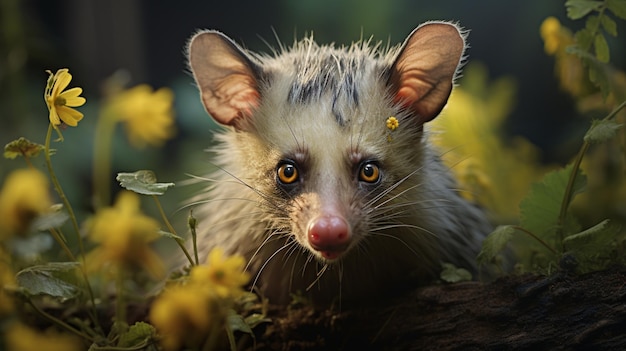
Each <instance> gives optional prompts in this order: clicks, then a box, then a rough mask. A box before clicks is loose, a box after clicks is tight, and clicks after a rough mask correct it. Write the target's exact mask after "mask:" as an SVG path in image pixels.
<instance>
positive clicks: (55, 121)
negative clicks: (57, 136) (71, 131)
mask: <svg viewBox="0 0 626 351" xmlns="http://www.w3.org/2000/svg"><path fill="white" fill-rule="evenodd" d="M48 119H50V123H52V125H53V126H58V125H59V124H61V119H59V114H58V113H57V109H56V108H54V107H53V108H51V109H50V115H49V116H48Z"/></svg>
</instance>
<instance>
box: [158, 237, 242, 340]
mask: <svg viewBox="0 0 626 351" xmlns="http://www.w3.org/2000/svg"><path fill="white" fill-rule="evenodd" d="M244 268H245V261H244V259H243V257H241V256H231V257H227V256H225V255H224V252H223V250H221V249H219V248H215V249H213V250H212V251H211V252H210V253H209V257H208V259H207V263H206V264H205V265H199V266H194V267H192V269H191V272H190V274H189V280H188V281H187V282H186V284H184V285H176V286H173V287H170V288H167V289H166V290H165V291H164V292H163V293H162V294H161V295H160V296H159V297H158V298H157V299H156V300H155V301H154V303H153V304H152V307H151V309H150V322H151V323H152V324H153V325H154V327H155V328H156V329H157V330H158V331H159V334H160V335H161V337H162V338H161V345H162V346H163V348H164V349H165V350H177V349H179V348H180V347H181V346H182V345H187V346H192V347H193V346H198V345H200V343H202V342H204V341H205V339H206V336H207V334H209V330H212V331H213V332H215V331H216V330H215V328H213V326H217V328H218V329H217V331H220V330H221V325H223V323H224V320H225V317H226V314H227V313H228V310H229V309H230V308H232V304H233V301H234V299H235V298H236V297H238V296H240V295H241V294H242V293H243V288H242V287H243V286H244V285H245V284H246V283H247V282H248V280H249V279H250V277H249V274H248V273H246V272H245V271H244Z"/></svg>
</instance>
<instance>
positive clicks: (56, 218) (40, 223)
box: [32, 204, 70, 232]
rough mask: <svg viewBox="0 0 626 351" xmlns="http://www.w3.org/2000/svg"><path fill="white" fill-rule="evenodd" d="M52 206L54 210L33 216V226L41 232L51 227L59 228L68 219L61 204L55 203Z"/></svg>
mask: <svg viewBox="0 0 626 351" xmlns="http://www.w3.org/2000/svg"><path fill="white" fill-rule="evenodd" d="M53 207H54V210H55V211H54V212H51V213H47V214H44V215H42V216H39V217H37V218H35V220H34V221H33V224H32V226H33V228H35V229H37V230H38V231H41V232H43V231H47V230H50V229H52V228H59V227H61V226H62V225H63V224H64V223H65V222H67V220H68V219H70V216H69V215H68V214H67V212H66V211H64V210H63V205H62V204H56V205H54V206H53Z"/></svg>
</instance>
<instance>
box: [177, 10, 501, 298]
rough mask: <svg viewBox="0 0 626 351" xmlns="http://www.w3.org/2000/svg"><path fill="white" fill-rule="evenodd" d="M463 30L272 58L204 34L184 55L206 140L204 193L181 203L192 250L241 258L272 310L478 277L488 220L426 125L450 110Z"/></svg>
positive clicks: (277, 52) (283, 50)
mask: <svg viewBox="0 0 626 351" xmlns="http://www.w3.org/2000/svg"><path fill="white" fill-rule="evenodd" d="M465 37H466V33H465V32H464V31H463V30H461V29H460V27H459V26H457V25H456V24H452V23H448V22H428V23H425V24H423V25H420V26H418V27H417V28H416V29H415V30H414V31H413V32H412V33H411V34H410V35H409V36H408V37H407V39H406V40H405V41H404V43H403V44H401V45H398V46H393V47H390V46H387V47H384V46H383V45H382V44H381V43H378V44H376V43H372V42H371V40H363V39H361V40H359V41H357V42H354V43H353V44H351V45H350V46H346V47H337V46H336V45H334V44H331V45H319V44H317V43H316V42H315V41H314V39H313V37H312V35H310V36H307V37H305V38H304V39H301V40H299V41H298V40H297V41H295V42H294V44H293V45H292V46H290V47H287V46H284V45H282V44H281V45H279V48H278V49H273V54H272V55H268V54H258V53H254V52H251V51H249V50H246V49H244V48H242V47H241V46H240V45H238V44H236V43H235V42H234V41H233V40H231V39H230V38H229V37H227V36H226V35H224V34H222V33H220V32H218V31H214V30H205V31H200V32H198V33H197V34H195V35H194V36H193V37H192V38H191V40H190V42H189V46H188V55H189V67H190V70H191V72H192V74H193V77H194V79H195V82H196V83H197V86H198V88H199V90H200V93H201V100H202V103H203V105H204V107H205V108H206V111H207V112H208V113H209V114H210V115H211V116H212V117H213V119H214V120H215V121H217V122H218V123H219V124H221V125H223V126H225V127H226V128H224V129H223V131H222V132H220V133H218V134H216V135H215V138H216V141H217V142H218V144H217V146H216V147H215V149H214V152H215V153H216V156H215V160H214V164H215V165H216V166H217V168H218V170H217V171H216V172H214V173H213V174H212V175H210V176H208V177H207V179H210V181H211V182H210V184H209V185H208V187H207V189H206V191H204V192H203V193H202V194H201V195H198V196H197V197H196V198H194V199H193V201H192V202H193V203H194V204H195V206H196V207H195V209H194V214H195V216H196V217H197V218H198V223H199V224H198V225H199V228H198V238H197V242H198V245H199V251H200V254H201V255H203V256H204V255H206V254H207V252H208V251H209V250H210V249H211V248H213V247H217V246H219V247H221V248H223V249H224V250H225V251H226V252H227V253H230V254H240V255H243V256H244V257H245V258H246V260H247V262H248V265H247V269H248V270H249V271H250V273H251V277H252V285H253V286H254V287H255V288H256V289H257V291H259V293H260V294H261V295H262V296H264V297H266V298H268V299H269V301H270V302H272V303H277V304H287V303H289V302H290V301H291V299H292V297H293V295H294V294H302V295H304V296H305V297H307V298H309V299H310V300H311V301H313V302H314V303H316V304H331V303H336V302H345V303H350V302H356V303H358V302H361V301H376V299H379V300H380V299H384V298H386V297H389V296H393V295H395V294H396V293H399V292H401V291H403V289H406V288H408V287H412V286H414V285H415V284H426V283H429V282H432V281H433V280H434V279H436V278H437V276H438V274H439V272H440V270H441V263H442V262H449V263H453V264H455V265H457V266H458V267H463V268H466V269H469V270H471V271H472V272H475V271H476V268H477V267H476V263H475V257H476V254H477V253H478V251H479V249H480V245H481V241H482V239H483V238H484V236H485V235H486V234H488V233H489V232H490V231H491V224H490V223H489V220H488V219H487V216H486V215H485V213H484V211H483V210H482V209H480V208H479V207H478V206H476V205H475V204H473V203H469V202H467V201H466V200H464V199H463V198H462V197H461V196H460V195H459V191H458V185H457V184H456V183H455V181H454V179H453V177H452V176H451V174H450V171H449V170H448V168H447V167H446V166H444V165H443V163H442V161H441V160H440V155H441V152H442V151H439V150H435V149H434V148H433V146H431V143H430V141H429V139H428V135H427V134H428V132H427V130H425V128H424V125H425V124H426V123H427V122H429V121H431V120H432V119H434V118H435V117H437V115H438V114H439V113H440V112H441V110H442V109H443V108H444V106H445V105H446V103H447V100H448V97H449V96H450V93H451V91H452V88H453V86H454V84H455V78H456V77H457V75H458V73H459V69H460V68H459V67H460V66H461V65H462V64H463V62H464V52H465V48H466V44H465Z"/></svg>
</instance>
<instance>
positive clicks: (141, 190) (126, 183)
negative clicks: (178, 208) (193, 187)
mask: <svg viewBox="0 0 626 351" xmlns="http://www.w3.org/2000/svg"><path fill="white" fill-rule="evenodd" d="M115 179H116V180H117V181H118V182H120V185H121V186H122V187H123V188H125V189H128V190H131V191H134V192H136V193H138V194H143V195H163V194H165V192H166V191H167V189H169V188H171V187H173V186H174V185H175V184H174V183H157V182H156V180H157V179H156V175H155V174H154V172H152V171H149V170H141V171H137V172H134V173H118V174H117V177H116V178H115Z"/></svg>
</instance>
